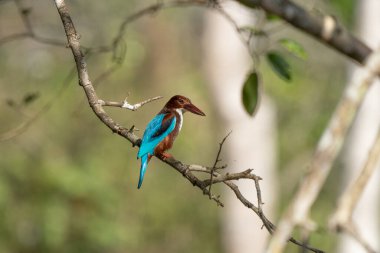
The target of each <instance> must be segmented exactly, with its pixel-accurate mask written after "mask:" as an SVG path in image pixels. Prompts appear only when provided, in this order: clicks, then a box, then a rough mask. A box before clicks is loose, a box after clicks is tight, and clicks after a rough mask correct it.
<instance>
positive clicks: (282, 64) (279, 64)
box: [267, 51, 292, 82]
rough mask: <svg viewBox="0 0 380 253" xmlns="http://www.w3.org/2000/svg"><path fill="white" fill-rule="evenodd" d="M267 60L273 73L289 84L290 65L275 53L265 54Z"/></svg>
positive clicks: (290, 77)
mask: <svg viewBox="0 0 380 253" xmlns="http://www.w3.org/2000/svg"><path fill="white" fill-rule="evenodd" d="M267 60H268V62H269V65H270V66H271V68H272V69H273V71H274V72H275V73H276V74H277V75H278V76H279V77H280V78H282V79H284V80H285V81H287V82H289V81H291V79H292V76H291V73H290V65H289V63H288V62H287V61H286V60H285V58H284V57H283V56H282V55H281V54H280V53H278V52H276V51H270V52H269V53H268V54H267Z"/></svg>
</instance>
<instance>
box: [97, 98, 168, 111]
mask: <svg viewBox="0 0 380 253" xmlns="http://www.w3.org/2000/svg"><path fill="white" fill-rule="evenodd" d="M128 97H129V95H128V96H127V97H126V98H125V99H124V102H111V101H103V100H101V99H99V100H98V103H99V104H100V105H101V106H113V107H120V108H124V109H128V110H131V111H136V110H137V109H139V108H140V107H141V106H143V105H145V104H147V103H150V102H153V101H155V100H158V99H161V98H163V97H162V96H157V97H154V98H150V99H147V100H145V101H142V102H140V103H136V104H129V103H128V100H127V99H128Z"/></svg>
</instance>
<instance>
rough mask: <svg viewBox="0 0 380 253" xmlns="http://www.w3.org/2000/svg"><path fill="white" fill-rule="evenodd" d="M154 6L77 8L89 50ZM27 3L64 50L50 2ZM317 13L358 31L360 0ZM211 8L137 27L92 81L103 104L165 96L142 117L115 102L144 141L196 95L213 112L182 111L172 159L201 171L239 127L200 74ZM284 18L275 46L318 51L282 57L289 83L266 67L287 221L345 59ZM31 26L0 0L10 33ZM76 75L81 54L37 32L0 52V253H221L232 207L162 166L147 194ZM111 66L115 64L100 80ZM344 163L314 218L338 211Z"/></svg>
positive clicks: (99, 63) (96, 64) (1, 27)
mask: <svg viewBox="0 0 380 253" xmlns="http://www.w3.org/2000/svg"><path fill="white" fill-rule="evenodd" d="M314 2H315V1H309V2H307V3H306V4H305V5H306V6H307V5H308V4H314ZM153 3H155V1H137V0H135V1H121V0H109V1H92V0H82V1H68V4H69V8H70V12H71V14H72V17H73V21H74V22H75V24H76V27H77V30H78V32H79V33H80V34H81V43H82V45H84V46H86V47H98V46H103V45H108V44H110V43H111V42H112V39H113V37H114V36H115V34H116V33H117V32H118V29H119V25H120V23H121V22H122V21H123V20H124V18H125V17H126V16H128V15H130V14H132V13H134V12H136V11H137V10H139V9H141V8H143V7H145V6H148V5H149V4H153ZM21 4H22V5H23V6H26V7H28V8H30V14H29V17H30V19H31V20H32V25H33V28H34V31H35V32H36V33H37V34H38V35H40V36H43V37H48V38H54V39H55V40H60V41H62V42H65V37H64V32H63V29H62V24H61V23H60V20H59V16H58V13H57V11H56V9H55V6H54V3H53V1H42V0H34V1H21ZM317 5H318V8H317V9H319V10H321V11H324V12H327V13H333V14H334V15H336V16H337V17H338V18H339V19H340V20H342V22H344V24H345V25H346V26H347V27H348V28H350V29H352V28H353V17H354V8H355V1H348V0H347V1H346V0H339V1H322V2H319V1H318V4H317ZM209 11H210V10H207V9H206V8H201V7H186V8H174V9H168V10H161V11H159V12H157V13H155V14H150V15H146V16H145V17H142V18H140V19H138V20H136V21H134V22H132V23H131V24H129V26H128V30H127V33H126V36H125V37H124V40H125V43H124V44H123V45H124V46H121V47H120V48H119V49H117V50H116V51H117V52H116V55H117V56H119V55H123V52H124V50H125V52H126V54H125V57H123V59H115V58H114V57H113V56H114V55H113V54H112V53H103V54H91V55H89V57H88V64H89V73H90V77H91V78H92V79H93V80H97V79H98V78H100V79H99V80H98V81H97V82H96V89H97V92H98V95H99V96H100V97H101V98H102V99H104V100H111V101H122V100H123V99H124V98H125V97H126V95H127V94H128V92H130V93H131V95H130V97H129V101H130V102H131V103H134V102H139V101H142V100H144V99H146V98H150V97H153V96H157V95H161V96H164V98H163V99H162V100H159V101H156V102H153V103H150V104H148V105H146V106H144V107H143V108H141V109H140V110H138V111H136V112H131V111H126V110H122V109H120V108H106V110H107V112H108V113H109V114H110V115H111V116H112V117H113V118H114V119H115V120H117V121H118V122H119V123H120V124H122V125H123V126H125V127H131V126H132V125H135V126H136V127H137V128H138V129H140V132H138V134H139V135H142V130H143V129H144V127H145V125H146V124H147V122H148V121H149V120H150V119H151V118H152V117H153V115H155V114H156V113H157V112H158V111H159V110H160V108H161V107H162V106H163V105H164V103H165V101H166V100H167V99H169V98H170V97H171V96H172V95H175V94H183V95H186V96H188V97H190V98H191V99H192V101H193V102H194V103H195V104H196V105H197V106H199V107H200V108H201V109H202V110H203V111H204V112H206V114H207V117H205V118H202V117H197V116H194V115H187V114H186V115H185V121H186V122H185V124H184V127H183V129H182V132H181V135H180V136H179V137H178V138H177V140H176V143H175V146H174V148H173V150H172V152H171V153H172V154H173V155H174V156H175V157H176V158H178V159H180V160H182V161H183V162H186V163H196V164H203V165H212V164H213V162H214V159H215V155H216V152H217V148H218V143H219V141H220V140H221V139H222V138H223V137H224V135H225V134H226V133H227V132H228V131H230V130H231V129H227V128H226V127H225V126H224V124H223V121H222V120H220V117H219V115H220V112H219V111H218V108H217V107H216V106H215V103H214V101H213V99H212V94H211V90H210V89H209V88H208V86H207V81H206V78H205V73H204V72H205V71H204V68H203V50H204V49H202V45H201V40H200V38H201V36H202V34H203V33H204V29H203V22H204V17H205V15H207V14H208V12H209ZM278 22H279V24H277V25H278V26H279V27H280V28H281V29H277V31H276V32H275V33H274V34H273V38H279V37H282V36H288V37H292V38H295V39H296V40H297V41H299V42H300V43H301V44H302V45H303V46H304V48H305V50H306V52H307V54H308V57H307V59H306V60H300V59H297V58H294V57H292V56H291V55H287V54H286V52H284V54H285V55H286V58H287V59H288V61H289V62H290V63H291V67H292V73H293V80H292V82H290V83H287V82H284V81H283V80H281V79H279V78H278V77H277V76H276V75H275V74H274V73H273V71H272V70H271V69H270V68H269V67H268V65H267V64H266V63H265V61H262V63H261V67H260V70H261V71H262V76H263V85H264V90H265V92H266V94H267V95H268V96H269V97H271V98H272V100H273V101H274V103H275V106H276V108H277V117H278V119H277V121H278V138H277V140H276V141H277V143H278V165H279V166H278V173H279V178H280V183H279V189H280V193H281V194H280V196H279V197H278V202H279V205H278V210H276V211H275V213H278V214H279V213H280V212H281V210H283V208H285V206H286V204H287V203H288V201H289V199H290V197H291V196H292V194H293V193H294V191H295V189H296V186H297V184H298V182H299V180H300V178H301V177H302V174H303V172H305V171H306V169H307V163H308V161H309V159H310V157H311V154H312V152H313V148H314V146H315V144H316V142H317V140H318V138H319V136H320V134H321V133H322V131H323V129H324V127H325V126H326V124H327V121H328V119H329V117H330V116H331V114H332V112H333V109H334V107H335V105H336V103H337V101H338V100H339V97H340V95H341V91H342V89H343V88H344V85H345V79H346V65H345V64H346V62H347V59H345V58H344V57H342V56H340V55H338V54H336V53H335V52H334V51H332V50H330V49H328V48H326V47H324V46H322V45H320V44H318V43H317V42H315V41H313V39H311V38H310V37H307V36H304V35H302V34H300V33H298V32H297V31H295V30H293V29H291V28H288V27H287V26H286V25H285V24H281V21H278ZM23 31H25V27H24V25H23V23H22V19H21V17H20V15H19V12H18V9H17V6H16V4H15V2H14V1H10V0H8V1H7V0H6V1H4V0H3V1H0V39H1V38H5V37H7V36H10V35H12V34H17V33H20V32H23ZM73 67H74V62H73V57H72V55H71V52H70V50H69V49H67V48H64V47H62V46H52V45H48V44H44V43H39V42H36V41H35V40H33V39H30V38H25V39H19V40H14V41H10V42H7V43H3V44H1V45H0V104H1V106H0V122H1V124H0V135H2V136H5V133H9V131H11V133H16V134H15V136H14V137H12V138H10V139H7V140H3V141H2V142H0V252H1V253H2V252H4V253H6V252H38V253H40V252H73V253H75V252H78V253H79V252H115V253H116V252H152V253H153V252H224V251H225V250H224V248H223V242H222V237H221V226H222V225H221V224H222V223H223V222H225V221H223V219H222V218H221V212H223V209H222V208H219V207H217V206H216V205H215V203H213V202H212V201H210V200H209V199H208V198H207V197H206V196H204V195H203V194H202V193H201V192H200V191H199V190H198V189H196V188H194V187H193V186H192V185H191V184H190V183H188V182H187V181H186V180H184V178H183V177H182V175H180V174H178V173H177V172H176V171H174V170H173V169H171V168H170V167H168V166H166V165H165V164H163V163H161V162H158V161H157V160H155V159H152V162H151V164H150V166H149V169H148V172H147V175H146V178H145V180H144V185H143V187H142V189H141V190H137V189H136V185H137V180H138V173H139V161H138V160H136V153H137V148H133V147H132V146H131V144H130V143H128V142H127V141H126V140H125V139H123V138H121V137H120V136H118V135H116V134H113V133H112V132H111V131H110V130H109V129H108V128H107V127H106V126H105V125H103V124H102V123H101V122H100V121H99V120H98V118H97V117H96V116H95V115H94V114H93V112H92V111H91V109H90V107H89V106H88V102H87V101H86V99H85V97H84V93H83V90H82V89H81V87H80V86H78V83H77V80H76V75H75V74H74V75H73V74H70V73H72V70H73ZM109 68H116V70H115V71H113V72H112V73H111V74H110V75H107V76H103V74H104V72H105V71H106V70H107V69H109ZM102 76H103V77H104V78H101V77H102ZM241 85H242V84H241ZM238 88H239V89H240V87H238ZM40 111H41V113H39V114H38V117H36V119H35V120H33V121H32V122H31V124H29V125H27V126H24V125H23V122H26V121H29V119H30V118H31V117H34V116H33V115H35V114H36V113H38V112H40ZM20 126H21V130H20V131H19V132H18V128H19V127H20ZM232 130H233V129H232ZM253 141H254V140H253ZM335 166H337V169H335V170H333V173H332V175H331V177H330V178H329V180H328V182H327V184H326V186H325V187H324V188H323V190H322V191H323V192H322V194H321V196H322V197H320V199H318V202H317V204H316V205H315V208H313V209H312V212H313V213H312V215H313V218H315V219H316V220H317V221H325V220H326V217H327V215H328V212H330V211H331V210H332V209H333V207H334V203H335V199H336V195H337V193H338V190H339V188H338V184H337V182H339V181H340V180H341V178H340V173H341V171H340V169H341V168H340V167H341V165H340V164H339V163H338V164H336V165H335ZM243 169H246V168H242V170H243ZM217 189H218V190H220V189H219V188H217ZM221 198H222V199H223V195H222V197H221ZM275 218H276V217H273V219H274V220H275ZM323 224H324V223H323ZM323 224H322V226H321V227H320V228H319V230H318V231H317V232H316V236H314V237H313V238H312V243H313V244H314V245H318V247H319V248H322V249H324V250H326V251H327V252H333V251H334V250H335V247H336V244H337V243H336V242H337V237H336V236H334V235H332V234H329V233H328V232H327V231H326V230H327V228H326V227H324V225H323ZM250 229H254V230H257V231H258V233H266V231H264V230H260V227H256V228H250ZM294 250H295V248H291V249H289V252H294Z"/></svg>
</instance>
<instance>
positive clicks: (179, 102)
mask: <svg viewBox="0 0 380 253" xmlns="http://www.w3.org/2000/svg"><path fill="white" fill-rule="evenodd" d="M165 108H166V109H168V110H170V109H174V110H175V109H182V110H184V111H189V112H192V113H194V114H197V115H201V116H206V114H204V113H203V112H202V111H201V110H200V109H199V108H198V107H196V106H195V105H194V104H193V103H191V100H190V99H188V98H187V97H184V96H181V95H175V96H174V97H172V98H171V99H170V100H169V101H168V102H167V103H166V105H165Z"/></svg>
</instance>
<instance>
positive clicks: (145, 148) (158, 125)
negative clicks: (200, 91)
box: [137, 95, 206, 189]
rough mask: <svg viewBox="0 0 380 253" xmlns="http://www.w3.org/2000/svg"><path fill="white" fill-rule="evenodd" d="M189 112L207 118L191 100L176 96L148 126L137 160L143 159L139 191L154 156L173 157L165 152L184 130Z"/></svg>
mask: <svg viewBox="0 0 380 253" xmlns="http://www.w3.org/2000/svg"><path fill="white" fill-rule="evenodd" d="M187 111H189V112H192V113H194V114H197V115H201V116H206V114H204V113H203V112H202V111H201V110H200V109H199V108H198V107H196V106H195V105H194V104H193V103H191V101H190V99H188V98H187V97H184V96H181V95H176V96H174V97H172V98H171V99H170V100H169V101H168V102H167V103H166V104H165V106H164V108H162V110H161V111H160V112H159V113H158V114H157V115H156V116H155V117H154V118H153V119H152V120H151V121H150V122H149V123H148V125H147V126H146V128H145V132H144V135H143V138H142V141H141V145H140V149H139V152H138V153H137V159H139V158H141V167H140V178H139V183H138V186H137V188H138V189H140V187H141V185H142V182H143V180H144V175H145V172H146V168H147V167H148V162H149V161H150V159H151V158H152V156H153V155H155V156H159V157H161V158H163V159H167V158H170V157H172V156H171V155H170V154H168V153H165V151H166V150H168V149H170V148H171V147H172V146H173V143H174V140H175V138H176V137H177V135H178V133H179V132H180V131H181V128H182V124H183V114H184V113H185V112H187Z"/></svg>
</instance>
